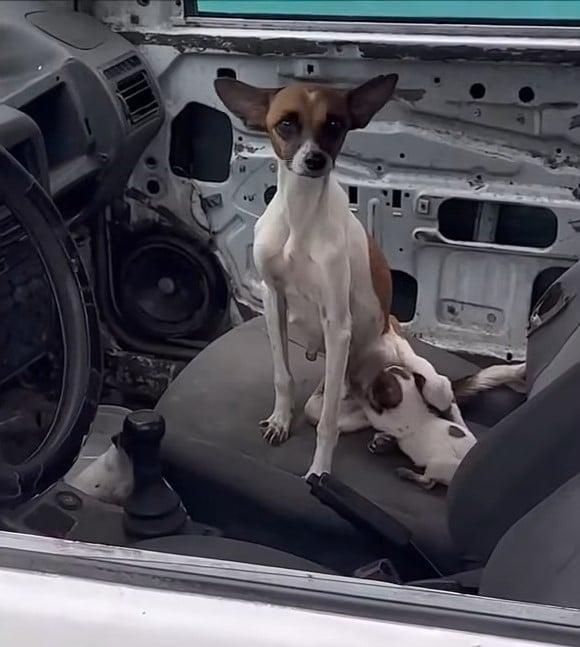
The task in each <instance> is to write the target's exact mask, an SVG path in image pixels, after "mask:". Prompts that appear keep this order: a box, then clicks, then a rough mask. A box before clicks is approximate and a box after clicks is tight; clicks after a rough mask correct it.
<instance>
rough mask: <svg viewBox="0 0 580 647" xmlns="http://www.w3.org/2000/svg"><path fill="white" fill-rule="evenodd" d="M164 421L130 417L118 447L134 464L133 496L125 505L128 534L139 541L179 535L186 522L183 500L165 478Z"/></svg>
mask: <svg viewBox="0 0 580 647" xmlns="http://www.w3.org/2000/svg"><path fill="white" fill-rule="evenodd" d="M164 435H165V420H164V418H163V416H160V415H159V414H158V413H155V411H150V410H142V411H134V412H133V413H130V414H129V415H128V416H127V417H126V418H125V421H124V423H123V431H122V432H121V433H120V434H119V436H118V438H117V444H118V445H119V446H120V447H121V448H122V449H123V450H124V451H125V452H126V453H127V455H128V456H129V458H130V459H131V461H132V463H133V476H134V481H135V484H134V487H133V493H132V494H131V496H130V497H129V498H128V499H127V501H126V503H125V515H124V525H125V529H126V530H127V532H129V533H131V534H132V535H135V536H137V537H140V538H146V537H161V536H163V535H171V534H174V533H176V532H178V531H179V530H180V529H181V528H182V526H183V525H184V523H185V521H186V519H187V513H186V512H185V509H184V507H183V504H182V502H181V499H180V498H179V496H178V495H177V494H176V493H175V491H174V490H173V489H172V488H171V487H170V486H169V484H168V483H167V481H165V479H164V478H163V468H162V464H161V440H162V439H163V436H164Z"/></svg>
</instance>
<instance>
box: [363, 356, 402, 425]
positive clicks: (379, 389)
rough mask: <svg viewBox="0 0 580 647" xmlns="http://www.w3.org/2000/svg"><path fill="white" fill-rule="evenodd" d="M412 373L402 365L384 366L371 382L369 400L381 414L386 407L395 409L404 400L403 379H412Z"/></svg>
mask: <svg viewBox="0 0 580 647" xmlns="http://www.w3.org/2000/svg"><path fill="white" fill-rule="evenodd" d="M410 379H411V375H410V374H409V373H408V372H407V371H406V370H405V369H403V368H402V367H400V366H388V367H386V368H383V369H382V370H381V371H380V372H379V373H378V374H377V375H376V377H375V379H374V380H373V381H372V382H371V384H370V386H369V389H368V393H367V400H368V403H369V404H370V405H371V407H372V408H373V409H374V411H375V412H376V413H378V414H379V415H380V414H381V413H383V411H385V409H394V408H395V407H398V406H399V405H400V404H401V402H402V401H403V388H402V387H401V383H400V381H401V380H410Z"/></svg>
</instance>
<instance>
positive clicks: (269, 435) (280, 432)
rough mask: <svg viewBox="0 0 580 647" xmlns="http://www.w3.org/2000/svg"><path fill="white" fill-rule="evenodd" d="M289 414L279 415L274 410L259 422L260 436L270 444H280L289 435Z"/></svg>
mask: <svg viewBox="0 0 580 647" xmlns="http://www.w3.org/2000/svg"><path fill="white" fill-rule="evenodd" d="M290 422H291V416H281V415H280V414H278V413H277V412H276V411H275V412H274V413H273V414H272V415H271V416H270V417H269V418H266V420H262V421H261V422H260V429H261V430H262V438H263V439H264V440H265V441H266V442H267V443H270V445H281V444H282V443H285V442H286V441H287V440H288V437H289V436H290Z"/></svg>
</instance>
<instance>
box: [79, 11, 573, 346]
mask: <svg viewBox="0 0 580 647" xmlns="http://www.w3.org/2000/svg"><path fill="white" fill-rule="evenodd" d="M92 11H93V12H94V13H95V15H97V16H98V17H100V18H101V19H103V20H104V21H105V22H107V23H109V24H110V25H111V26H112V27H113V28H114V29H115V30H117V31H120V32H121V33H123V35H125V36H126V37H127V38H129V39H130V40H131V41H132V42H133V43H136V44H137V45H138V46H139V48H140V50H141V52H142V54H143V56H145V57H146V58H147V59H148V61H149V63H150V65H151V66H152V68H153V69H154V70H155V72H156V73H157V74H158V76H159V79H160V83H161V86H162V89H163V93H164V96H165V100H166V107H167V112H168V120H167V123H166V124H165V126H164V128H163V129H162V131H161V132H160V134H159V135H158V136H157V138H156V139H155V141H154V142H153V143H152V144H151V146H150V147H149V149H148V150H147V151H146V152H145V154H144V156H143V158H142V160H141V163H140V164H139V165H138V167H137V169H136V170H135V173H134V174H133V176H132V179H131V182H130V186H131V187H132V188H134V189H136V190H137V191H136V192H133V193H132V204H133V217H134V218H135V219H137V220H138V219H140V218H151V217H155V213H156V212H157V213H159V210H161V211H163V210H166V211H168V212H171V213H173V214H174V215H175V216H176V217H178V218H179V219H180V220H181V221H183V222H184V223H186V224H187V226H188V227H190V228H191V230H192V232H196V233H197V234H198V235H200V236H204V237H206V238H207V237H211V238H212V239H213V240H214V242H215V245H216V248H217V250H218V253H219V255H220V258H221V260H222V262H223V264H224V266H225V268H226V270H227V272H228V274H229V275H230V277H231V281H232V286H233V291H234V294H235V296H236V297H237V299H238V300H239V301H240V302H242V303H245V304H247V305H250V306H251V307H252V308H255V309H259V308H260V301H259V293H258V290H257V282H256V274H255V270H254V268H253V265H252V260H251V258H252V254H251V248H252V228H253V225H254V223H255V221H256V219H257V218H259V216H260V214H261V213H262V212H263V210H264V208H265V205H266V202H265V198H266V197H267V195H268V194H267V190H268V189H269V188H270V187H273V186H275V184H276V165H275V158H274V157H273V153H272V150H271V147H270V145H269V142H268V140H267V139H266V138H265V137H263V136H261V135H260V134H256V133H252V132H248V131H247V130H246V129H245V128H244V127H243V126H242V125H241V124H240V123H239V122H238V121H237V120H234V129H233V138H234V147H233V153H232V162H231V171H230V175H229V178H228V179H227V180H226V181H223V182H208V181H200V180H195V179H193V178H188V177H183V176H182V177H179V176H178V175H176V174H175V173H174V172H173V171H172V170H171V169H170V165H169V163H168V159H169V151H170V147H171V141H170V140H171V121H172V120H173V119H174V118H175V117H176V116H177V115H178V114H179V113H180V112H181V111H182V110H183V109H184V108H185V106H187V105H188V104H190V103H192V102H196V103H199V104H203V105H206V106H209V107H211V108H214V109H217V110H222V109H223V107H222V105H221V103H220V102H219V100H218V98H217V96H216V94H215V92H214V90H213V80H214V79H215V78H216V76H217V74H218V70H221V72H220V73H221V74H224V70H226V72H225V73H227V74H232V73H235V75H236V76H237V78H239V79H240V80H243V81H246V82H249V83H254V84H256V85H262V86H268V87H276V86H279V85H284V84H287V83H292V82H295V81H298V80H305V79H308V80H311V81H316V82H325V83H326V82H328V83H332V84H336V85H344V86H345V87H346V86H352V85H356V84H357V83H360V82H362V81H364V80H366V79H368V78H370V77H372V76H374V75H377V74H384V73H389V72H397V73H398V74H399V79H400V80H399V86H398V91H397V95H396V98H395V100H394V101H392V102H391V103H390V104H389V105H388V106H387V107H386V108H385V109H384V110H383V111H381V113H379V115H377V117H376V118H375V120H374V121H373V122H372V123H371V124H370V126H369V127H368V128H367V129H366V130H365V131H362V132H355V133H352V134H351V135H350V136H349V137H348V139H347V142H346V145H345V147H344V150H343V154H342V156H341V157H340V159H339V160H338V164H337V173H338V174H339V177H340V179H341V181H342V183H343V184H344V185H345V187H352V188H351V189H350V195H351V201H352V208H353V209H354V210H355V212H356V214H357V216H358V217H359V218H360V219H361V221H362V222H363V223H364V224H365V226H366V227H367V229H368V230H369V231H370V232H371V233H372V234H373V236H375V237H376V238H377V240H378V241H379V242H380V244H381V246H382V248H383V250H384V251H385V253H386V255H387V258H388V259H389V262H390V264H391V266H392V267H393V268H394V269H395V270H399V271H400V272H404V273H406V274H407V275H410V277H413V278H414V279H415V280H416V283H417V301H416V307H415V312H414V316H413V318H412V320H411V321H410V322H409V324H408V325H409V327H410V329H411V330H412V331H413V332H415V333H416V334H418V335H419V336H421V337H423V338H424V339H426V340H427V341H429V342H432V343H435V344H437V345H440V346H442V347H445V348H448V349H452V350H468V351H470V352H476V353H482V354H485V355H492V356H496V357H503V358H514V359H518V358H521V357H523V355H524V352H525V345H526V325H527V319H528V315H529V311H530V306H531V304H532V294H533V293H534V294H535V293H536V292H537V291H538V290H539V289H540V288H541V287H542V286H543V283H542V276H543V277H544V278H545V277H547V276H548V277H549V276H552V274H551V273H550V268H555V270H554V271H556V272H557V270H558V269H559V270H562V269H564V268H567V267H568V266H570V265H571V264H572V262H573V261H574V260H576V259H577V258H578V257H579V256H580V201H579V200H580V186H579V183H580V174H579V166H580V147H579V146H578V143H579V138H580V130H579V129H577V128H575V126H576V125H578V124H580V107H579V103H580V69H579V67H578V63H579V62H580V39H579V38H578V36H579V34H580V32H579V31H577V30H576V29H575V28H532V27H523V28H519V29H514V28H510V29H507V28H504V27H500V26H496V27H493V28H492V27H485V26H481V27H469V28H467V27H463V28H461V26H459V28H458V27H453V28H452V27H450V26H436V25H424V26H417V25H413V26H409V25H393V26H388V25H380V26H377V25H363V24H351V25H348V24H346V25H345V24H342V25H336V24H335V25H333V24H330V23H329V24H316V23H311V24H309V25H305V24H297V23H283V24H281V23H276V22H269V23H255V22H251V23H250V22H247V21H246V22H242V21H235V20H233V21H228V20H210V19H199V20H198V21H196V22H185V21H184V20H183V19H182V18H181V14H180V12H179V10H178V8H176V6H175V5H174V4H173V3H160V4H159V3H156V2H151V3H150V5H149V6H147V7H140V6H139V5H138V3H133V2H106V1H104V0H103V1H96V2H94V3H93V4H92ZM216 141H217V139H216ZM207 148H208V155H211V154H213V153H215V151H212V150H211V149H212V145H211V138H210V144H209V145H208V146H207ZM151 158H154V159H155V160H159V161H160V163H159V164H158V165H156V167H155V169H154V171H153V170H152V169H151V164H149V165H147V164H146V163H145V162H146V160H147V159H149V160H150V159H151ZM152 178H153V179H156V180H157V181H158V185H157V188H159V189H160V190H159V191H157V192H156V193H155V194H154V195H151V194H150V193H148V190H147V186H148V183H149V182H150V180H151V179H152ZM272 190H273V189H270V191H272ZM135 196H140V197H138V198H137V199H136V198H135ZM450 201H452V202H450ZM473 201H477V203H474V202H473ZM443 219H445V221H444V220H443ZM543 271H545V273H544V275H541V273H542V272H543ZM539 276H540V278H539V279H538V277H539ZM545 287H547V286H545ZM401 289H403V288H401ZM403 296H404V295H403ZM536 296H537V295H536Z"/></svg>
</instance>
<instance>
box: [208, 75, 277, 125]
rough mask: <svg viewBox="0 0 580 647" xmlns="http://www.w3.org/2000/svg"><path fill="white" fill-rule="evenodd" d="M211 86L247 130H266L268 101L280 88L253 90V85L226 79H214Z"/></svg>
mask: <svg viewBox="0 0 580 647" xmlns="http://www.w3.org/2000/svg"><path fill="white" fill-rule="evenodd" d="M213 85H214V88H215V91H216V92H217V95H218V97H219V98H220V99H221V100H222V101H223V103H224V105H225V106H226V108H228V109H229V110H231V111H232V112H233V113H234V115H236V117H239V118H240V119H241V120H242V121H243V122H244V124H246V126H248V128H254V129H255V130H262V131H264V130H266V115H267V114H268V110H269V109H270V101H271V100H272V97H273V96H274V95H275V94H276V93H277V92H279V91H280V89H281V88H277V89H269V88H255V87H254V86H253V85H248V84H247V83H242V82H241V81H236V80H235V79H228V78H221V79H216V80H215V81H214V84H213Z"/></svg>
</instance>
